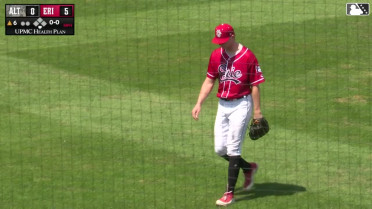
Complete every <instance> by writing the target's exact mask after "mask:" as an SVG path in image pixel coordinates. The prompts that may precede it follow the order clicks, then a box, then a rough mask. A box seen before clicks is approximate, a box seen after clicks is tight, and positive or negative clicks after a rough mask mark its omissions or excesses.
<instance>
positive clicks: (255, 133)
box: [249, 118, 270, 140]
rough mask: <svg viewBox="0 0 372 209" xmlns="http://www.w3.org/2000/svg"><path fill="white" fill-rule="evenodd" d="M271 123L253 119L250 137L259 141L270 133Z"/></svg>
mask: <svg viewBox="0 0 372 209" xmlns="http://www.w3.org/2000/svg"><path fill="white" fill-rule="evenodd" d="M269 130H270V128H269V122H267V120H266V119H265V118H258V119H253V120H252V122H251V124H250V126H249V137H250V138H251V139H252V140H257V139H259V138H261V137H263V136H264V135H265V134H267V132H269Z"/></svg>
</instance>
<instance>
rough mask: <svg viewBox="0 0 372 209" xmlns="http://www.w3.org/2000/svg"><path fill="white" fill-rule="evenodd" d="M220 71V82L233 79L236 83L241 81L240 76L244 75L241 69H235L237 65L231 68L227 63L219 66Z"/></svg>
mask: <svg viewBox="0 0 372 209" xmlns="http://www.w3.org/2000/svg"><path fill="white" fill-rule="evenodd" d="M218 73H219V77H220V83H222V82H225V81H232V82H234V83H235V84H239V83H241V82H240V81H239V78H241V77H242V72H241V71H240V70H235V67H232V68H231V69H229V68H227V67H226V64H221V65H220V66H218Z"/></svg>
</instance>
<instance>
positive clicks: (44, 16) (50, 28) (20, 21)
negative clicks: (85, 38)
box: [5, 4, 75, 35]
mask: <svg viewBox="0 0 372 209" xmlns="http://www.w3.org/2000/svg"><path fill="white" fill-rule="evenodd" d="M74 12H75V5H74V4H6V5H5V35H74V32H75V19H74V17H75V14H74Z"/></svg>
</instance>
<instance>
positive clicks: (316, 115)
mask: <svg viewBox="0 0 372 209" xmlns="http://www.w3.org/2000/svg"><path fill="white" fill-rule="evenodd" d="M3 2H4V4H16V3H17V4H21V3H24V4H27V3H53V4H57V3H58V2H56V1H51V0H49V1H48V0H45V1H40V2H29V1H26V0H18V1H16V2H15V1H10V0H5V1H3ZM102 2H104V1H99V0H81V1H77V0H70V1H67V2H62V3H74V4H75V12H76V13H75V15H76V17H75V23H76V25H75V35H74V36H5V31H4V27H5V26H4V25H3V24H1V25H0V26H1V27H0V34H1V35H0V36H1V39H0V48H1V50H0V86H1V87H2V88H0V96H1V97H0V98H1V99H0V166H1V171H0V208H1V209H3V208H4V209H10V208H14V209H20V208H25V209H42V208H48V209H49V208H50V209H51V208H56V209H57V208H58V209H59V208H66V209H75V208H76V209H78V208H87V209H92V208H104V209H108V208H115V209H119V208H120V209H121V208H125V209H132V208H133V209H151V208H156V209H168V208H177V209H179V208H188V209H189V208H193V209H194V208H195V209H207V208H216V206H215V205H214V203H215V201H216V200H217V199H218V198H220V196H221V195H222V194H223V192H224V189H225V185H226V181H227V169H226V168H227V164H226V161H224V160H223V159H221V158H219V157H217V156H216V154H215V153H214V149H213V125H214V117H215V113H216V110H217V101H218V100H217V98H216V97H215V90H216V88H215V89H214V92H213V93H212V95H211V96H210V97H209V98H208V99H207V101H206V103H205V104H204V105H203V109H202V113H201V116H200V120H199V121H197V122H196V121H194V120H193V119H192V117H191V109H192V108H193V106H194V104H195V102H196V99H197V96H198V94H199V90H200V86H201V84H202V82H203V80H204V78H205V75H206V69H207V64H208V60H209V55H210V53H211V51H212V50H213V49H214V48H216V46H215V45H213V44H211V42H210V41H211V38H212V37H213V32H214V27H215V26H216V25H218V24H220V23H222V22H228V23H230V24H231V25H233V26H234V28H235V32H236V34H237V40H238V41H239V42H241V43H243V44H244V45H246V46H247V47H249V48H250V49H251V50H252V51H253V52H254V53H255V54H256V56H257V58H258V60H259V62H260V64H261V67H262V70H263V73H264V76H265V78H266V82H265V83H264V84H262V86H261V91H262V101H261V102H262V109H263V113H264V116H265V117H266V118H267V119H268V121H269V122H270V125H271V131H270V133H269V134H268V135H267V136H265V137H264V138H262V139H260V140H258V141H251V140H249V139H247V140H246V141H245V143H244V149H243V157H244V158H246V159H247V160H248V161H255V162H257V163H259V165H260V170H259V171H258V173H257V175H256V185H255V190H253V191H251V192H242V191H239V189H241V187H240V185H241V184H242V182H243V179H242V175H241V174H240V178H239V180H238V192H237V195H236V198H237V202H236V203H235V204H234V205H231V206H229V208H234V209H239V208H270V209H271V208H275V209H279V208H283V209H284V208H327V209H329V208H358V209H364V208H366V209H367V208H372V199H371V196H372V163H371V162H372V143H371V138H372V136H371V130H372V129H371V107H372V106H371V77H372V73H371V72H372V71H371V70H372V69H371V66H372V65H371V60H372V53H371V46H372V37H371V34H372V29H371V27H372V26H371V21H372V19H371V16H364V17H350V16H346V15H345V4H346V3H348V2H347V1H339V0H334V1H330V0H324V1H315V0H313V1H310V0H306V1H293V0H292V1H291V0H281V1H279V0H278V1H276V0H274V1H266V0H265V1H259V0H255V1H244V0H230V1H222V0H218V1H212V0H199V1H196V0H178V1H175V0H174V1H173V0H136V1H132V0H125V1H119V0H114V1H107V2H108V3H102ZM4 9H5V6H4V5H3V6H0V14H1V17H2V18H4V17H3V15H4V13H5V11H4Z"/></svg>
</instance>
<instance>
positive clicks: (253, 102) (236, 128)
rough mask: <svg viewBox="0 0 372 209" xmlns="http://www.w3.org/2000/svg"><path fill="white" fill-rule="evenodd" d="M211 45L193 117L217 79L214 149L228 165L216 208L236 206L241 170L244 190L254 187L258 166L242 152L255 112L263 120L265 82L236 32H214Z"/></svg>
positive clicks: (226, 26) (226, 27) (230, 29)
mask: <svg viewBox="0 0 372 209" xmlns="http://www.w3.org/2000/svg"><path fill="white" fill-rule="evenodd" d="M212 43H214V44H218V45H220V46H221V47H220V48H218V49H215V50H214V51H213V52H212V54H211V56H210V60H209V65H208V71H207V77H206V78H205V80H204V83H203V85H202V87H201V90H200V94H199V97H198V100H197V102H196V104H195V107H194V108H193V110H192V117H193V118H194V119H195V120H198V119H199V113H200V111H201V108H202V104H203V102H204V100H205V99H206V98H207V97H208V95H209V93H210V92H211V91H212V89H213V86H214V83H215V81H216V80H217V79H218V81H219V82H218V93H217V97H218V98H219V103H218V110H217V115H216V120H215V126H214V147H215V152H216V153H217V155H219V156H221V157H223V158H224V159H226V160H227V161H228V162H229V165H228V180H227V188H226V192H225V193H224V195H223V196H222V198H220V199H219V200H217V201H216V204H217V205H222V206H224V205H229V204H231V203H233V202H234V190H235V184H236V182H237V179H238V175H239V170H240V169H242V170H243V173H244V177H245V182H244V185H243V189H244V190H250V189H251V188H252V186H253V176H254V174H255V173H256V171H257V170H258V165H257V164H256V163H253V162H252V163H248V162H247V161H245V160H244V159H243V158H242V157H241V148H242V143H243V140H244V136H245V133H246V130H247V127H248V123H249V121H250V119H251V116H252V109H253V110H254V118H262V117H263V115H262V113H261V108H260V91H259V84H260V83H262V82H264V81H265V79H264V77H263V75H262V72H261V69H260V66H259V64H258V61H257V59H256V57H255V55H254V54H253V53H252V51H251V50H249V49H248V48H247V47H245V46H243V45H242V44H240V43H238V42H236V41H235V33H234V29H233V27H232V26H231V25H229V24H221V25H218V26H217V27H216V28H215V37H214V38H213V39H212Z"/></svg>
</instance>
